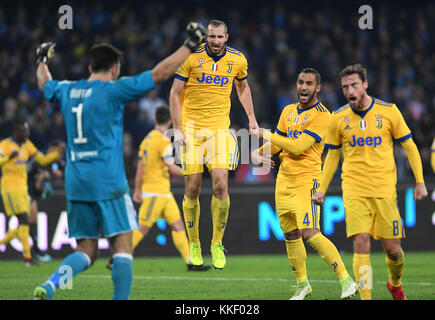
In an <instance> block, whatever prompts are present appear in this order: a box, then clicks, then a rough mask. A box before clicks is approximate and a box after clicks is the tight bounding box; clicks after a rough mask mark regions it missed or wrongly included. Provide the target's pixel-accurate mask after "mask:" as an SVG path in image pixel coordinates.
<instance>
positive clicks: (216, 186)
mask: <svg viewBox="0 0 435 320" xmlns="http://www.w3.org/2000/svg"><path fill="white" fill-rule="evenodd" d="M213 195H214V196H215V197H216V198H219V199H222V198H226V196H227V195H228V184H227V182H226V180H224V179H218V180H217V181H213Z"/></svg>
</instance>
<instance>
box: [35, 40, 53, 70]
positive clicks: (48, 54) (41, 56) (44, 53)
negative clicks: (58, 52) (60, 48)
mask: <svg viewBox="0 0 435 320" xmlns="http://www.w3.org/2000/svg"><path fill="white" fill-rule="evenodd" d="M55 46H56V44H55V43H53V42H44V43H41V44H40V45H39V46H38V48H36V66H38V65H39V64H40V63H41V62H44V63H46V62H47V61H49V60H51V59H53V57H54V47H55Z"/></svg>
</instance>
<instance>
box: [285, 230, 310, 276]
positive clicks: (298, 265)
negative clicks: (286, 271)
mask: <svg viewBox="0 0 435 320" xmlns="http://www.w3.org/2000/svg"><path fill="white" fill-rule="evenodd" d="M285 247H286V249H287V257H288V261H289V262H290V266H291V268H292V271H293V274H294V275H295V277H296V281H297V282H302V281H305V280H306V279H307V267H306V264H305V262H306V261H307V251H306V250H305V245H304V242H303V241H302V238H299V239H296V240H285Z"/></svg>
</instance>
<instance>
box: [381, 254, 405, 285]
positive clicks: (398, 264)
mask: <svg viewBox="0 0 435 320" xmlns="http://www.w3.org/2000/svg"><path fill="white" fill-rule="evenodd" d="M401 251H402V255H401V256H400V258H399V260H396V261H394V260H391V259H390V258H388V257H387V256H385V263H386V265H387V269H388V279H389V280H390V283H391V285H393V286H394V287H399V286H400V285H402V274H403V267H404V266H405V253H404V252H403V250H401Z"/></svg>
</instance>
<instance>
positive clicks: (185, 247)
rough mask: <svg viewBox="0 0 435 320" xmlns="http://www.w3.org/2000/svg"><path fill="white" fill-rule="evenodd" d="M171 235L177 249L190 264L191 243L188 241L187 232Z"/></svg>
mask: <svg viewBox="0 0 435 320" xmlns="http://www.w3.org/2000/svg"><path fill="white" fill-rule="evenodd" d="M171 235H172V241H173V242H174V245H175V248H177V250H178V251H179V252H180V254H181V257H182V258H183V260H184V262H186V263H189V242H188V241H187V236H186V231H184V230H181V231H172V232H171Z"/></svg>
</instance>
